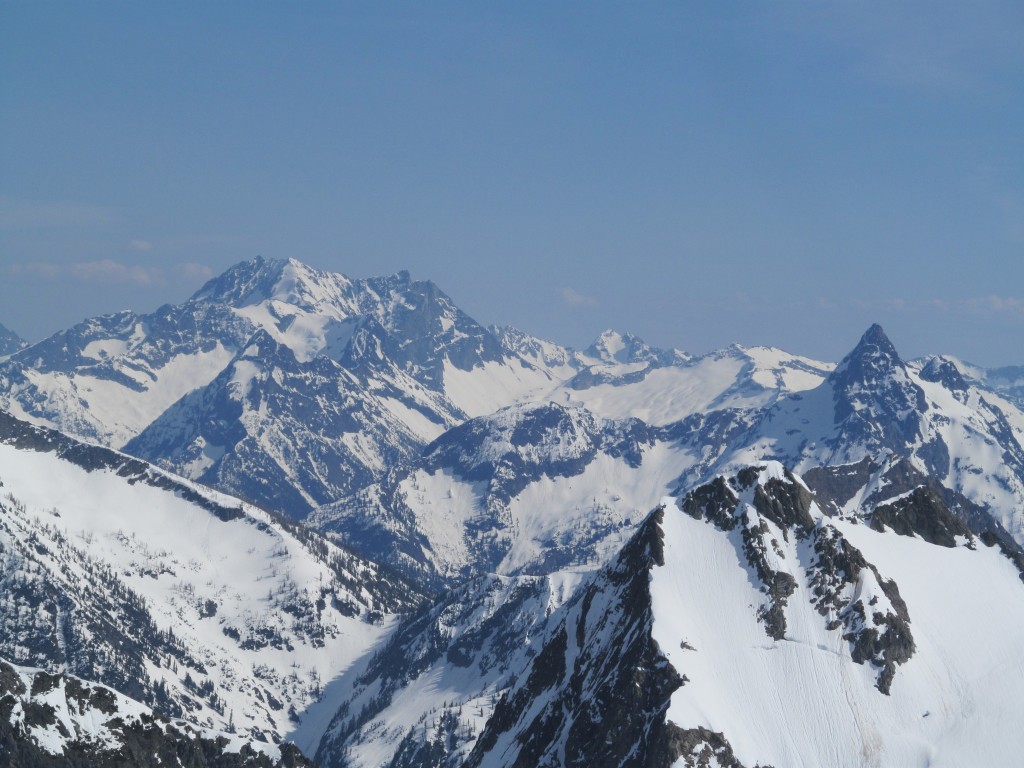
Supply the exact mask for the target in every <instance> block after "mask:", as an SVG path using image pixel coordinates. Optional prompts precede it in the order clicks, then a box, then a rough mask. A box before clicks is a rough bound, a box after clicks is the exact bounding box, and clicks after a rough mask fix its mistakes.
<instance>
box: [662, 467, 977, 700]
mask: <svg viewBox="0 0 1024 768" xmlns="http://www.w3.org/2000/svg"><path fill="white" fill-rule="evenodd" d="M765 469H766V467H747V468H745V469H743V470H740V471H739V472H738V473H737V474H736V475H735V476H734V477H731V478H728V479H727V478H724V477H719V478H716V479H715V480H713V481H712V482H710V483H708V484H706V485H704V486H701V487H699V488H697V489H695V490H694V491H692V492H691V493H690V494H688V495H687V496H686V497H684V498H682V499H680V500H679V502H678V504H679V508H680V509H681V510H682V511H683V512H685V513H686V514H688V515H689V516H690V517H693V518H694V519H696V520H705V521H707V522H708V523H710V524H712V525H714V526H715V527H716V528H718V529H719V530H721V531H723V532H726V533H727V534H728V535H729V536H730V538H732V539H733V540H734V545H735V546H736V547H737V549H738V550H739V552H740V553H741V555H742V557H741V562H745V563H747V564H748V565H749V567H750V568H751V569H752V570H753V572H754V573H755V574H756V576H757V581H758V583H759V585H760V589H761V592H762V593H763V594H764V595H765V601H764V602H763V603H762V604H761V605H760V606H759V607H758V608H757V617H758V620H759V621H761V622H762V623H763V624H764V628H765V632H766V633H767V634H768V636H769V637H771V638H772V639H774V640H782V639H784V638H785V637H786V628H787V625H786V609H787V606H788V604H789V601H790V599H791V598H792V596H793V594H794V593H795V592H796V591H797V587H798V584H799V582H798V579H806V583H807V585H808V587H809V588H810V589H811V593H812V595H813V598H812V603H813V605H814V606H815V607H816V609H817V611H818V613H820V614H821V616H823V617H825V618H826V619H827V621H826V628H827V629H829V630H834V629H842V630H843V638H844V639H845V640H846V641H847V642H848V643H849V644H850V655H851V658H852V659H853V660H854V661H855V662H857V663H858V664H864V663H870V664H871V665H872V666H874V667H876V668H877V669H878V670H879V673H878V677H877V686H878V689H879V690H880V691H882V692H883V693H888V692H889V689H890V686H891V684H892V680H893V677H894V675H895V672H896V666H897V665H899V664H902V663H904V662H906V661H907V660H908V659H909V658H910V657H911V655H912V654H913V652H914V640H913V636H912V635H911V632H910V619H909V616H908V614H907V607H906V604H905V603H904V602H903V600H902V598H901V597H900V594H899V589H898V587H897V586H896V583H895V582H893V581H891V580H886V579H884V578H883V577H882V576H881V575H880V574H879V572H878V570H877V569H876V568H875V566H874V565H872V564H871V563H868V562H867V561H866V560H865V559H864V556H863V555H862V554H861V552H860V550H858V549H857V548H856V547H854V546H853V545H851V544H850V543H849V542H847V541H846V540H845V539H844V538H843V536H842V534H841V533H840V532H839V531H838V530H837V529H836V528H835V527H833V526H831V525H828V524H825V523H824V522H821V523H818V522H816V521H815V519H814V517H813V516H812V514H811V506H812V503H813V498H812V495H811V493H810V492H809V491H808V490H807V488H805V487H804V486H803V484H801V483H800V482H799V481H798V480H797V479H796V478H795V477H794V476H793V475H792V474H791V473H790V472H788V471H785V472H784V473H783V477H782V478H779V477H776V476H771V477H768V478H767V479H763V478H762V473H763V472H764V470H765ZM857 473H858V468H857V467H855V468H854V470H853V472H852V473H851V474H852V476H854V477H856V476H857ZM821 478H823V479H824V480H825V481H827V480H828V479H829V476H828V475H824V474H822V475H821ZM841 479H842V478H841ZM839 485H840V488H842V485H841V483H840V484H839ZM741 495H742V496H744V497H745V498H747V499H749V502H748V503H741V501H740V498H741ZM940 503H941V501H940ZM947 514H948V512H947ZM950 517H951V516H950ZM952 519H954V520H955V518H952ZM957 522H958V521H957ZM776 531H777V532H778V533H775V532H776ZM777 537H778V538H777ZM791 537H792V539H791ZM780 538H781V541H780ZM791 540H792V542H794V543H795V544H796V545H797V546H798V547H804V548H807V550H808V551H809V552H810V560H809V562H807V563H806V565H805V564H804V563H803V562H797V561H794V560H793V559H792V557H787V552H786V549H785V547H784V546H783V545H782V542H790V541H791ZM803 557H804V556H802V555H800V556H799V559H800V560H801V561H802V560H803ZM865 572H866V573H867V574H870V576H871V580H872V582H873V583H874V584H876V585H877V588H878V591H879V592H881V594H882V595H883V596H884V597H885V600H886V602H887V603H888V605H880V604H879V603H880V600H879V599H876V597H875V595H874V594H871V593H870V590H869V591H868V593H865V594H863V595H862V594H861V590H862V588H863V585H864V584H866V583H867V582H866V581H865ZM872 601H873V602H872Z"/></svg>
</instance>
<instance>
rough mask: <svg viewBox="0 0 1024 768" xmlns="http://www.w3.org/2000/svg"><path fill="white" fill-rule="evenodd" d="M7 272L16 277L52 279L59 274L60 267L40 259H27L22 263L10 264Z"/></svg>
mask: <svg viewBox="0 0 1024 768" xmlns="http://www.w3.org/2000/svg"><path fill="white" fill-rule="evenodd" d="M7 272H8V273H9V274H11V275H14V276H16V277H19V276H28V277H41V278H44V279H46V280H53V279H54V278H56V277H57V276H58V275H60V267H59V266H58V265H56V264H48V263H46V262H42V261H29V262H25V263H24V264H11V265H10V266H9V267H8V268H7Z"/></svg>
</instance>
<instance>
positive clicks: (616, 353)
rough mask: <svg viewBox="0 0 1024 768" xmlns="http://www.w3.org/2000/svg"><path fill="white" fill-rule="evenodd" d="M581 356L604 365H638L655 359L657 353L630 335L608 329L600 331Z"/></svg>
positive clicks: (642, 341)
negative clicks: (595, 359) (591, 358)
mask: <svg viewBox="0 0 1024 768" xmlns="http://www.w3.org/2000/svg"><path fill="white" fill-rule="evenodd" d="M583 354H584V355H587V356H588V357H594V358H597V359H598V360H601V361H602V362H605V363H640V362H649V361H651V360H654V359H656V358H657V357H658V356H659V351H658V350H655V349H652V348H651V347H650V345H648V344H647V342H645V341H644V340H643V339H641V338H640V337H638V336H634V335H633V334H632V333H621V332H619V331H615V330H612V329H610V328H609V329H607V330H605V331H602V332H601V335H600V336H598V337H597V339H595V341H594V343H593V344H591V345H590V346H589V347H587V348H586V349H585V350H584V352H583Z"/></svg>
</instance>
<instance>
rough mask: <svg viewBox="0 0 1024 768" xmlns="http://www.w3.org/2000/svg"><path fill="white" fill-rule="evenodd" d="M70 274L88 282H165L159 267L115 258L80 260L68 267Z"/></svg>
mask: <svg viewBox="0 0 1024 768" xmlns="http://www.w3.org/2000/svg"><path fill="white" fill-rule="evenodd" d="M68 274H70V275H71V277H73V278H75V279H76V280H81V281H82V282H86V283H134V284H135V285H154V284H156V283H161V282H163V271H162V270H160V269H159V268H157V267H140V266H137V265H131V264H122V263H121V262H119V261H114V260H113V259H100V260H99V261H80V262H78V263H77V264H72V265H71V266H69V267H68Z"/></svg>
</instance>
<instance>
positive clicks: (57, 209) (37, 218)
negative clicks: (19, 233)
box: [0, 196, 117, 230]
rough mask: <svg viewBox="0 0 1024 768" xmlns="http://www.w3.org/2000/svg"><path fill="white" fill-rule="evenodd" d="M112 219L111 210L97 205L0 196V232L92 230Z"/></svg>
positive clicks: (113, 217)
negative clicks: (52, 229) (32, 200)
mask: <svg viewBox="0 0 1024 768" xmlns="http://www.w3.org/2000/svg"><path fill="white" fill-rule="evenodd" d="M116 219H117V215H116V213H115V212H114V210H113V209H111V208H106V207H103V206H100V205H90V204H88V203H71V202H46V203H39V202H30V201H26V200H15V199H14V198H12V197H4V196H0V230H19V229H47V228H52V227H93V226H98V225H102V224H109V223H110V222H112V221H115V220H116Z"/></svg>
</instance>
